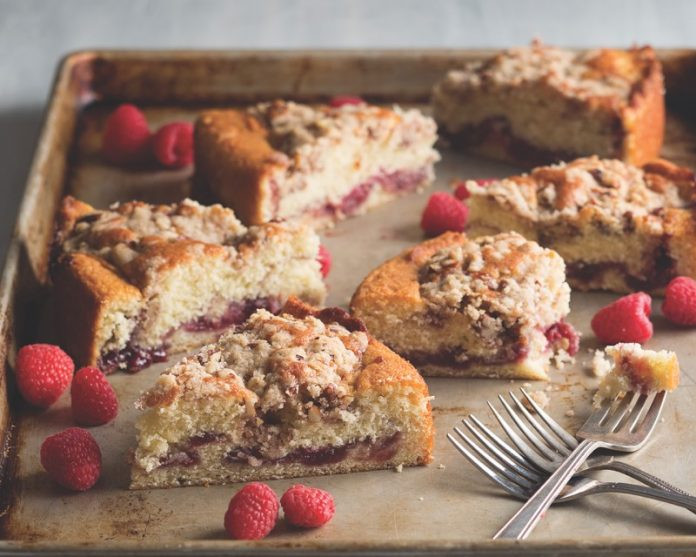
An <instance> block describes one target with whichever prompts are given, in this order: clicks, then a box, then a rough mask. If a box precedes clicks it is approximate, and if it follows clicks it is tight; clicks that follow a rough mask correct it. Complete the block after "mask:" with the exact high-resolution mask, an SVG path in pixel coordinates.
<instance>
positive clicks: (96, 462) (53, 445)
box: [41, 427, 102, 491]
mask: <svg viewBox="0 0 696 557" xmlns="http://www.w3.org/2000/svg"><path fill="white" fill-rule="evenodd" d="M101 458H102V457H101V450H99V445H97V442H96V441H95V440H94V437H92V434H91V433H90V432H89V431H87V430H86V429H82V428H79V427H70V428H68V429H66V430H64V431H61V432H60V433H56V434H55V435H51V436H50V437H46V439H44V442H43V443H42V444H41V466H43V467H44V468H45V469H46V472H48V475H49V476H51V478H53V480H55V481H56V482H57V483H59V484H60V485H62V486H63V487H67V488H68V489H72V490H74V491H85V490H87V489H89V488H90V487H92V486H93V485H94V484H95V483H97V480H98V479H99V475H100V474H101Z"/></svg>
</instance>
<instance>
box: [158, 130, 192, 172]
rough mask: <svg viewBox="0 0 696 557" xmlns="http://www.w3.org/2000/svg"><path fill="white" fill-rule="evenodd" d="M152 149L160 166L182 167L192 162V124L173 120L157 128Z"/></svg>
mask: <svg viewBox="0 0 696 557" xmlns="http://www.w3.org/2000/svg"><path fill="white" fill-rule="evenodd" d="M152 150H153V151H154V153H155V158H156V159H157V161H158V162H159V163H160V164H161V165H162V166H167V167H170V168H183V167H184V166H188V165H190V164H193V124H191V123H190V122H173V123H171V124H167V125H166V126H162V127H161V128H160V129H158V130H157V133H156V134H155V137H154V138H153V139H152Z"/></svg>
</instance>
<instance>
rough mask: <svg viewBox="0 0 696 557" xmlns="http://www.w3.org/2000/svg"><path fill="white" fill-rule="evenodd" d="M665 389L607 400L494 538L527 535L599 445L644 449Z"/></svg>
mask: <svg viewBox="0 0 696 557" xmlns="http://www.w3.org/2000/svg"><path fill="white" fill-rule="evenodd" d="M665 397H666V393H665V392H664V391H662V392H659V393H657V394H655V395H654V396H653V395H652V394H642V393H633V392H629V393H625V394H624V395H623V396H621V395H619V396H617V397H616V398H614V399H613V400H610V401H607V400H605V401H603V402H602V403H601V405H600V406H599V408H597V409H596V410H595V411H594V412H592V414H590V417H589V418H588V419H587V421H586V422H585V423H584V424H583V425H582V427H581V428H580V430H578V432H577V434H576V436H577V437H579V438H580V439H582V441H581V442H580V443H579V444H578V446H577V447H576V448H575V449H573V451H572V452H571V453H570V454H569V455H567V456H566V458H565V460H564V461H563V462H562V463H561V464H560V466H559V467H558V468H557V469H556V471H555V472H553V473H552V474H551V476H549V478H548V479H547V480H546V481H545V482H544V483H543V484H542V485H541V487H539V488H538V489H537V491H536V492H535V493H534V495H532V497H530V498H529V500H528V501H527V502H526V503H525V504H524V505H523V506H522V508H521V509H520V510H519V511H517V512H516V513H515V514H514V516H513V517H512V518H511V519H510V520H508V522H507V523H506V524H505V525H504V526H503V527H502V528H501V529H500V530H499V531H498V532H497V533H496V534H495V536H494V539H524V538H526V537H527V536H528V535H529V534H530V533H531V531H532V530H533V529H534V527H535V526H536V525H537V523H538V522H539V520H540V519H541V517H542V515H543V513H544V512H545V511H546V510H547V509H548V508H549V507H550V506H551V504H552V503H553V501H554V499H556V497H557V496H558V495H559V494H560V492H561V491H562V490H563V488H564V486H565V485H566V484H567V483H568V481H569V480H570V479H571V477H572V476H573V475H574V474H575V472H576V471H577V470H578V469H579V468H580V467H581V466H582V464H583V463H584V461H585V460H586V459H587V457H588V456H589V455H590V454H591V453H592V452H593V451H595V450H596V449H598V448H607V449H612V450H616V451H622V452H633V451H636V450H638V449H640V448H641V447H642V446H643V445H644V444H645V443H646V441H647V440H648V438H649V436H650V434H651V433H652V431H653V429H654V428H655V425H656V424H657V420H658V418H659V416H660V412H661V411H662V407H663V405H664V402H665Z"/></svg>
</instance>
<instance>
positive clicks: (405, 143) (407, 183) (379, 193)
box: [195, 101, 439, 225]
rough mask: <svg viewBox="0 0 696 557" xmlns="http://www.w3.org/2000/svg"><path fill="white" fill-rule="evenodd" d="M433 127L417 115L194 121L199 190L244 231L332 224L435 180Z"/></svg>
mask: <svg viewBox="0 0 696 557" xmlns="http://www.w3.org/2000/svg"><path fill="white" fill-rule="evenodd" d="M436 137H437V136H436V126H435V122H434V121H433V120H432V119H431V118H429V117H426V116H424V115H423V114H421V113H420V112H419V111H418V110H415V109H410V110H402V109H401V108H398V107H394V108H393V109H388V108H382V107H377V106H371V105H367V104H364V103H362V104H357V105H355V104H349V105H343V106H340V107H331V106H314V107H313V106H307V105H303V104H298V103H294V102H286V101H275V102H272V103H262V104H259V105H256V106H254V107H251V108H249V109H247V110H210V111H206V112H203V113H202V114H201V115H200V117H199V118H198V120H197V122H196V130H195V150H196V181H197V183H198V184H199V185H201V186H202V187H207V188H208V189H210V190H211V191H212V193H213V194H214V195H215V196H216V197H217V198H218V199H219V200H220V201H221V202H222V203H223V204H224V205H226V206H228V207H231V208H233V209H234V211H235V213H236V214H237V216H238V217H239V218H240V219H241V220H242V222H244V223H245V224H258V223H262V222H267V221H270V220H276V219H281V220H282V219H297V218H303V219H306V220H309V221H311V222H313V223H315V224H318V225H320V224H328V223H331V222H333V221H335V220H338V219H342V218H345V217H348V216H352V215H358V214H362V213H364V212H365V211H367V210H368V209H370V208H372V207H375V206H376V205H379V204H381V203H384V202H385V201H388V200H390V199H393V198H395V197H396V196H398V195H401V194H404V193H406V192H412V191H416V190H419V189H421V188H423V187H425V186H426V185H428V184H430V182H432V180H433V176H434V174H433V164H434V163H435V161H437V160H438V159H439V155H438V153H437V151H435V150H434V149H433V144H434V143H435V140H436Z"/></svg>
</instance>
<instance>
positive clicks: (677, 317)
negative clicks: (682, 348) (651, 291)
mask: <svg viewBox="0 0 696 557" xmlns="http://www.w3.org/2000/svg"><path fill="white" fill-rule="evenodd" d="M662 313H663V315H664V316H665V317H666V318H667V319H669V320H670V321H671V322H672V323H676V324H677V325H689V326H694V325H696V280H694V279H692V278H689V277H677V278H674V279H672V280H671V281H670V283H669V284H668V285H667V288H666V289H665V300H664V301H663V302H662Z"/></svg>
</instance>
